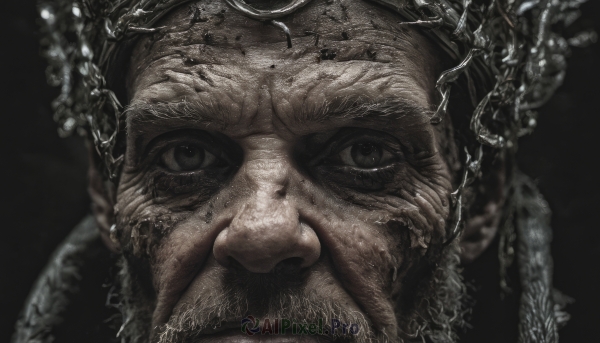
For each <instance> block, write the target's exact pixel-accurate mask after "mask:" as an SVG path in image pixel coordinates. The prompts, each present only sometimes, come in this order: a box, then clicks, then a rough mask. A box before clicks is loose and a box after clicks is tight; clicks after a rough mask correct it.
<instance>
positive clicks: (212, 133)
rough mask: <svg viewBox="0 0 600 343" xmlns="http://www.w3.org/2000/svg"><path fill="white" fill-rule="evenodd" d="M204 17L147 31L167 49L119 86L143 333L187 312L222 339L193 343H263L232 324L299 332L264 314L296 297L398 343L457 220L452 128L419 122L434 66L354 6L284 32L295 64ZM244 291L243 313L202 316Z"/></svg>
mask: <svg viewBox="0 0 600 343" xmlns="http://www.w3.org/2000/svg"><path fill="white" fill-rule="evenodd" d="M198 7H199V8H200V12H199V17H198V18H199V20H198V21H197V22H194V23H190V18H191V17H193V11H191V12H190V10H189V9H188V8H179V9H176V10H175V11H174V12H172V13H171V14H169V15H168V17H166V18H165V19H163V20H162V22H160V23H158V24H157V25H159V26H166V27H168V29H167V30H166V32H168V33H166V34H155V35H152V36H146V37H144V38H143V39H141V40H140V41H139V42H138V43H137V46H136V47H135V49H134V51H133V54H132V59H131V66H130V71H129V73H128V76H127V80H128V81H127V82H128V92H129V97H130V100H131V106H130V108H129V110H128V112H127V132H128V135H127V150H126V158H125V167H124V170H123V173H122V175H121V178H120V182H119V185H118V188H117V191H116V205H115V218H116V219H115V221H116V223H117V226H116V230H114V231H113V232H112V238H113V240H114V241H115V242H118V245H119V248H120V250H122V251H123V253H124V256H125V257H126V260H127V261H128V262H127V263H128V264H129V269H128V273H131V275H132V279H133V281H132V282H133V283H134V284H135V285H136V286H135V287H134V288H135V289H136V290H138V291H139V296H140V297H143V298H144V302H145V304H146V307H145V311H146V312H148V316H149V317H151V318H149V319H148V320H151V324H150V323H147V325H148V331H147V333H148V334H151V335H152V337H153V338H152V339H153V340H154V341H158V340H159V339H163V341H169V339H171V340H175V339H174V338H168V337H167V336H166V335H165V334H164V332H165V328H166V327H168V326H169V325H170V326H172V327H173V326H176V324H177V323H178V321H177V320H178V318H180V317H182V316H183V314H184V313H187V314H188V315H190V314H191V315H192V316H196V317H200V316H204V317H207V318H206V320H207V321H208V322H210V323H220V324H221V325H223V326H222V327H223V328H229V330H220V329H217V330H212V329H211V327H206V328H203V327H197V328H195V330H203V331H202V332H201V333H202V336H201V337H202V340H200V341H202V342H204V341H207V342H208V341H210V342H213V341H214V342H217V341H218V342H221V341H223V342H232V341H236V339H237V340H239V341H241V340H242V338H244V339H248V340H250V339H256V336H253V337H254V338H253V337H248V336H244V335H243V334H242V333H241V332H240V331H239V323H240V320H241V318H240V317H233V313H238V312H239V313H238V314H242V315H254V316H255V317H261V316H269V315H271V316H275V315H277V314H280V315H282V314H285V315H290V316H293V317H294V318H298V319H303V317H308V315H306V316H304V315H305V313H303V312H302V311H297V312H294V311H293V309H289V308H282V309H279V310H278V309H277V306H276V305H273V304H272V303H269V298H270V297H271V296H272V295H273V294H274V293H277V292H280V291H282V289H283V288H286V287H289V288H290V289H294V291H293V292H296V293H294V294H301V295H305V296H306V298H307V299H316V300H315V304H313V305H315V306H316V305H317V304H316V303H318V302H319V299H321V301H323V302H327V303H328V304H329V305H331V306H329V305H328V306H329V307H325V308H326V309H336V311H337V315H338V316H339V317H340V318H346V319H348V320H351V319H354V320H357V321H361V320H362V321H361V322H360V324H361V325H366V326H368V327H362V328H361V329H362V330H363V333H364V334H365V335H370V336H369V337H379V338H381V339H382V340H383V339H385V337H387V339H389V340H390V341H397V340H398V337H399V335H401V329H400V327H399V324H398V323H399V322H401V319H402V317H403V316H405V315H406V313H407V312H408V311H409V309H410V308H411V304H410V302H407V301H404V300H402V299H406V297H408V299H411V298H410V294H408V293H407V292H409V290H407V289H410V286H411V285H414V284H415V282H416V281H418V280H413V279H412V278H411V277H410V275H414V274H411V273H412V272H413V271H414V270H416V268H418V267H419V266H422V264H423V263H424V262H423V261H424V260H427V259H429V260H432V259H433V260H435V258H437V257H436V256H439V251H440V249H441V245H442V242H443V241H444V238H445V235H446V226H447V225H448V221H449V220H450V218H449V213H450V207H449V201H450V200H449V199H450V193H451V191H452V181H453V177H454V174H455V171H453V170H452V169H451V168H450V165H451V163H450V162H451V161H454V159H455V158H456V157H455V156H453V155H452V152H453V151H454V150H455V149H454V148H452V147H451V146H450V145H451V144H453V143H452V140H451V139H449V138H448V137H447V133H446V130H445V128H446V126H445V125H448V124H443V125H440V126H437V127H436V126H432V125H431V124H430V122H429V117H430V116H431V109H432V108H435V104H436V101H437V99H436V98H435V96H434V94H435V93H434V87H435V78H436V75H438V74H439V71H440V70H441V66H440V62H439V61H438V58H437V57H436V56H437V53H436V52H435V50H434V49H433V48H432V47H431V43H430V42H429V41H428V40H427V39H426V38H425V37H423V36H422V35H420V34H419V33H418V32H417V31H414V30H413V29H407V28H406V27H401V26H400V25H398V24H397V23H398V18H397V17H395V16H394V15H392V14H390V13H389V12H386V11H385V10H383V9H382V8H379V7H375V6H374V5H372V4H370V3H367V2H362V1H342V2H341V6H340V3H339V2H335V3H332V4H327V3H326V2H320V1H315V2H314V3H312V4H310V5H308V6H307V7H306V8H303V9H302V10H300V11H299V12H297V13H295V14H294V15H292V16H290V17H288V18H286V19H285V20H283V22H285V23H286V25H288V27H289V28H290V29H291V31H292V33H293V34H294V35H293V47H292V48H291V49H288V48H287V44H286V41H285V36H284V34H283V32H282V31H281V30H280V29H278V28H276V27H273V26H271V25H268V24H264V23H260V22H257V21H254V20H251V19H248V18H246V17H243V16H242V15H240V14H238V13H235V12H234V11H233V10H231V9H230V8H228V7H226V5H225V4H224V3H221V2H217V1H204V2H199V3H198ZM222 10H225V12H222ZM371 18H376V19H373V20H371ZM317 34H318V35H317ZM326 49H327V50H326ZM236 283H237V284H236ZM236 287H237V288H236ZM250 288H253V289H250ZM263 290H264V291H263ZM261 291H263V292H262V293H261ZM236 292H237V293H236ZM243 292H247V293H246V294H253V295H254V296H253V297H250V298H248V299H247V302H246V308H242V309H237V310H233V309H232V310H231V311H229V312H228V311H225V312H224V313H225V314H221V315H218V314H215V313H213V312H211V311H209V310H208V309H214V306H216V305H218V304H215V303H211V302H210V301H209V300H207V299H221V300H224V301H226V299H227V297H228V296H229V295H230V294H238V295H239V294H242V293H243ZM269 292H271V293H269ZM293 292H292V293H293ZM257 294H258V295H257ZM407 294H408V295H407ZM309 295H310V296H309ZM273 296H274V295H273ZM215 301H216V300H215ZM211 306H213V307H211ZM307 306H308V307H307V308H310V305H307ZM305 310H306V309H305ZM236 311H237V312H236ZM209 312H210V313H209ZM316 312H318V311H316ZM167 323H169V324H168V325H166V324H167ZM190 330H191V329H190ZM215 331H216V334H213V333H214V332H215ZM161 332H162V333H163V335H162V336H161ZM161 337H162V338H161ZM165 337H167V338H165ZM173 337H179V336H176V335H175V336H173ZM181 337H184V336H181ZM274 337H275V338H276V339H279V340H280V341H282V342H283V341H284V339H285V337H283V336H274ZM364 337H366V336H364ZM304 338H305V339H306V340H307V341H311V339H313V338H315V337H313V336H306V337H304ZM263 339H264V337H263ZM315 339H316V338H315Z"/></svg>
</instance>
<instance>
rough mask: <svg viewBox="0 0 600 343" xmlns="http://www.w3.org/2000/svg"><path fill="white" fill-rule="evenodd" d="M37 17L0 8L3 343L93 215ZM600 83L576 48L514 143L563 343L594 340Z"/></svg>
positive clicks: (23, 1)
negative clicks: (561, 302) (63, 130)
mask: <svg viewBox="0 0 600 343" xmlns="http://www.w3.org/2000/svg"><path fill="white" fill-rule="evenodd" d="M582 9H583V17H582V19H581V20H580V21H579V22H578V23H577V24H576V25H575V29H581V28H595V29H596V31H600V27H599V25H598V23H600V1H595V0H592V1H590V2H589V3H587V4H585V5H584V6H583V7H582ZM36 15H37V14H36V10H35V1H33V0H19V1H3V2H2V5H1V6H0V16H1V17H0V25H1V26H0V35H1V39H0V67H1V68H2V69H1V71H0V87H1V88H0V97H1V98H0V99H1V101H0V111H1V116H0V170H1V171H2V174H1V177H0V183H1V186H0V195H1V199H0V201H1V202H0V230H1V231H0V232H1V233H0V342H5V341H8V339H9V337H10V335H11V333H12V331H13V325H14V322H15V320H16V318H17V314H18V312H19V310H20V308H21V306H22V303H23V301H24V300H25V297H26V296H27V294H28V292H29V289H30V287H31V284H32V283H33V281H34V280H35V278H36V276H37V275H38V273H39V272H40V271H41V269H42V268H43V266H44V264H45V263H46V260H47V258H48V256H49V255H50V254H51V252H52V250H53V249H54V248H55V246H56V245H57V244H58V243H59V242H60V241H61V240H62V239H63V238H64V237H65V236H66V234H67V233H68V232H69V231H70V230H71V229H72V228H73V227H74V225H75V224H77V223H78V221H79V220H80V219H81V218H83V216H85V214H86V213H88V212H89V198H88V196H87V194H86V190H85V187H86V169H87V166H86V160H85V151H84V148H83V144H82V143H81V141H80V139H79V138H76V137H71V138H67V139H61V138H58V136H57V134H56V126H55V124H54V122H53V121H52V114H51V110H50V105H49V104H50V102H51V101H52V99H53V98H54V97H55V96H56V94H57V92H56V90H54V89H51V88H50V87H49V86H47V85H46V81H45V74H44V70H45V62H44V61H43V59H42V58H41V57H40V54H39V52H40V50H39V45H38V36H37V26H36ZM599 80H600V44H595V45H593V46H591V47H589V48H586V49H574V50H573V55H572V57H571V59H570V67H569V70H568V74H567V78H566V80H565V83H564V85H563V87H562V88H560V89H559V91H558V92H557V94H556V95H555V96H554V98H553V99H552V100H551V101H550V102H549V103H548V104H547V105H546V106H545V107H544V108H542V109H541V111H540V118H539V121H538V122H539V125H538V128H537V129H536V131H535V133H534V134H533V135H532V136H528V137H525V138H523V139H522V141H521V143H520V151H519V160H520V165H521V168H522V169H523V170H524V171H525V172H526V173H527V174H529V175H530V176H532V177H534V178H535V179H536V180H537V181H538V185H539V187H540V188H541V190H542V192H543V193H544V194H545V196H546V199H547V200H548V201H549V203H550V205H551V208H552V210H553V220H552V225H553V228H554V232H555V235H554V242H553V245H552V253H553V256H554V260H555V276H554V282H555V286H556V287H557V288H558V289H560V290H561V291H563V292H564V293H566V294H568V295H570V296H572V297H573V298H575V299H576V302H575V303H574V304H572V305H570V307H569V312H570V313H571V314H572V320H571V321H570V322H569V324H568V325H567V326H566V327H565V328H564V329H562V330H561V331H560V334H561V342H597V341H598V339H599V337H600V288H599V287H598V285H599V284H600V263H599V262H600V225H598V222H599V220H600V208H599V206H598V205H599V204H600V201H599V200H600V199H599V197H600V182H599V177H598V163H597V162H598V159H599V158H600V154H599V152H598V147H599V144H598V143H599V142H600V86H599V84H598V82H599ZM478 268H481V267H478ZM488 269H489V266H488ZM471 272H473V271H471ZM492 272H494V273H495V270H492ZM489 283H490V282H487V284H489ZM481 284H486V282H481ZM493 284H495V282H494V283H493ZM489 287H490V288H493V287H492V286H489ZM488 291H489V293H492V292H491V290H489V289H488ZM484 292H485V290H483V291H482V293H484ZM494 304H498V302H497V301H496V302H494V301H492V300H489V299H487V298H485V297H482V299H479V305H478V306H477V308H476V310H475V313H474V314H473V316H474V319H473V322H474V323H478V322H493V321H495V320H497V318H494V316H500V315H499V314H497V313H498V312H501V310H500V309H499V308H498V310H496V307H495V305H494ZM495 313H496V314H495ZM515 320H516V318H515ZM477 331H479V334H480V335H482V336H481V337H485V336H486V335H487V337H488V339H486V340H485V341H488V342H491V341H499V340H498V339H494V338H493V336H494V334H493V332H494V331H495V330H489V331H483V330H482V329H480V330H476V331H475V332H477ZM59 343H60V342H59Z"/></svg>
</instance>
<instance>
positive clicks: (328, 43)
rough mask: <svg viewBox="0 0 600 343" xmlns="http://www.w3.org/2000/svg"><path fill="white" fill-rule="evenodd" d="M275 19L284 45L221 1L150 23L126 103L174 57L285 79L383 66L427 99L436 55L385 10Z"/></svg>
mask: <svg viewBox="0 0 600 343" xmlns="http://www.w3.org/2000/svg"><path fill="white" fill-rule="evenodd" d="M263 5H264V4H263ZM267 5H268V4H267ZM257 6H258V5H257ZM281 21H282V22H283V23H284V24H285V25H286V26H287V27H288V28H289V29H290V31H291V37H292V47H291V48H288V45H287V40H286V36H285V33H284V31H283V30H282V29H281V28H279V27H276V26H274V25H272V24H270V23H269V22H260V21H257V20H254V19H250V18H248V17H246V16H244V15H242V14H240V13H238V12H237V11H236V10H234V9H232V8H231V7H229V6H227V5H226V3H225V2H224V1H209V0H205V1H198V2H192V3H191V4H190V5H186V6H180V7H179V8H176V9H174V10H173V11H172V12H171V13H169V14H168V15H167V16H165V17H164V18H163V19H162V20H161V21H160V22H158V23H157V24H156V25H155V26H156V27H163V29H162V30H161V32H159V33H154V34H149V35H146V36H145V37H143V38H142V39H140V40H139V42H138V43H137V44H136V47H135V48H134V50H133V54H132V58H131V64H130V68H129V74H128V89H129V97H130V99H131V98H133V97H134V96H135V92H136V88H139V87H143V86H145V85H143V84H140V82H143V81H141V80H145V79H148V76H152V75H153V74H155V73H156V70H157V69H160V68H161V66H162V65H166V64H169V65H171V66H172V60H173V59H174V58H175V59H179V60H180V61H181V63H182V66H184V67H185V66H187V67H189V66H195V65H209V66H210V65H212V66H215V65H218V66H224V67H226V66H238V67H239V66H243V67H244V69H245V70H253V69H255V70H257V71H260V70H264V68H283V69H287V70H289V71H290V73H291V74H297V73H298V70H294V69H299V68H304V67H305V66H306V65H307V64H312V65H314V64H318V63H321V62H346V61H365V62H374V63H373V68H378V67H377V66H378V65H386V67H392V68H396V69H399V70H403V71H404V72H407V73H410V74H411V75H412V78H413V79H414V80H415V82H416V83H417V84H418V85H419V86H420V87H421V88H422V89H426V90H427V93H428V94H429V95H430V96H434V95H433V94H434V92H433V90H434V89H433V85H434V84H435V78H436V77H437V75H438V74H439V72H440V71H441V70H442V68H441V65H440V64H441V63H440V57H439V53H438V52H437V50H436V49H435V48H434V47H433V46H432V44H431V43H430V41H429V40H428V39H427V38H426V37H424V36H423V35H422V34H421V33H420V32H418V30H417V29H412V28H409V27H407V26H403V25H401V24H400V22H401V18H399V16H398V15H397V14H394V13H392V12H391V11H390V10H388V9H385V8H383V7H381V6H379V5H376V4H374V3H371V2H368V1H362V0H347V1H344V0H342V1H312V2H311V3H309V4H308V5H306V6H305V7H303V8H301V9H299V10H297V11H296V12H295V13H293V14H292V15H289V16H287V17H283V18H281ZM340 64H341V63H340ZM429 100H431V99H429Z"/></svg>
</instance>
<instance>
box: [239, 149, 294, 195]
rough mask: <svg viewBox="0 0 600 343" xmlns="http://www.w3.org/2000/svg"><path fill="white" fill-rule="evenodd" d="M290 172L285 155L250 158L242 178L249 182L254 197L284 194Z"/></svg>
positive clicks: (290, 175) (290, 176)
mask: <svg viewBox="0 0 600 343" xmlns="http://www.w3.org/2000/svg"><path fill="white" fill-rule="evenodd" d="M292 174H293V173H292V170H291V168H290V166H289V163H287V162H286V160H285V157H279V158H264V157H263V158H259V159H252V160H249V161H248V162H247V163H246V166H245V168H244V179H246V180H247V181H248V182H249V183H250V185H249V186H250V188H251V189H253V190H254V191H255V193H256V194H255V196H256V197H265V196H266V197H269V196H274V197H276V196H279V195H282V192H284V194H285V191H286V190H287V187H288V185H289V183H290V179H291V178H292V177H293V175H292Z"/></svg>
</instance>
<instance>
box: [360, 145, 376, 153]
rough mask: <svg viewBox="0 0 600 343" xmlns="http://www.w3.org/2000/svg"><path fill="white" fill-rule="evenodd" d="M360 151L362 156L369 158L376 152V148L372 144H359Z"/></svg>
mask: <svg viewBox="0 0 600 343" xmlns="http://www.w3.org/2000/svg"><path fill="white" fill-rule="evenodd" d="M358 150H359V151H360V153H361V154H362V155H365V156H368V155H371V154H372V153H373V150H375V146H374V145H373V144H371V143H359V144H358Z"/></svg>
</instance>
